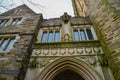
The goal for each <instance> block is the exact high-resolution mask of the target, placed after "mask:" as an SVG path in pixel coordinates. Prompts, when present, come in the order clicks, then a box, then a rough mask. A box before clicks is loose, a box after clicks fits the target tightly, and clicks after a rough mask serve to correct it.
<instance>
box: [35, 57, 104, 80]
mask: <svg viewBox="0 0 120 80" xmlns="http://www.w3.org/2000/svg"><path fill="white" fill-rule="evenodd" d="M66 70H69V71H71V73H72V74H73V73H74V76H75V75H76V76H78V77H80V78H81V80H103V79H102V77H101V75H100V74H99V73H98V72H97V71H96V70H95V69H93V67H91V66H90V65H89V64H87V63H85V62H84V61H82V60H80V59H76V58H73V57H62V58H59V59H57V60H56V61H54V62H52V63H51V64H50V65H49V66H47V67H46V68H45V69H44V70H43V71H42V72H41V73H40V74H39V76H38V77H37V79H36V80H56V79H57V78H58V77H59V76H60V75H61V76H62V75H63V74H64V73H65V72H66ZM76 80H77V78H76Z"/></svg>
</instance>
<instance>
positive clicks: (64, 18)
mask: <svg viewBox="0 0 120 80" xmlns="http://www.w3.org/2000/svg"><path fill="white" fill-rule="evenodd" d="M62 20H63V21H64V23H68V21H69V20H70V16H69V15H68V14H67V13H66V12H65V13H64V15H63V16H62Z"/></svg>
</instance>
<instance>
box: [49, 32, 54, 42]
mask: <svg viewBox="0 0 120 80" xmlns="http://www.w3.org/2000/svg"><path fill="white" fill-rule="evenodd" d="M52 41H53V32H52V31H51V32H49V35H48V42H52Z"/></svg>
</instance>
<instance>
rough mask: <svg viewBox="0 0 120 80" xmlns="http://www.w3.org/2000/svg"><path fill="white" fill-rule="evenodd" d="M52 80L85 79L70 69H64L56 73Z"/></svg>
mask: <svg viewBox="0 0 120 80" xmlns="http://www.w3.org/2000/svg"><path fill="white" fill-rule="evenodd" d="M53 80H85V79H83V77H82V76H80V75H79V74H77V73H75V72H74V71H72V70H68V69H67V70H65V71H63V72H61V73H59V74H58V75H56V76H55V77H54V78H53Z"/></svg>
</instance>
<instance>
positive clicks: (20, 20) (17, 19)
mask: <svg viewBox="0 0 120 80" xmlns="http://www.w3.org/2000/svg"><path fill="white" fill-rule="evenodd" d="M22 19H23V18H22V17H14V18H12V19H11V22H10V25H11V26H14V25H19V24H21V23H22ZM13 23H14V24H13Z"/></svg>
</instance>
